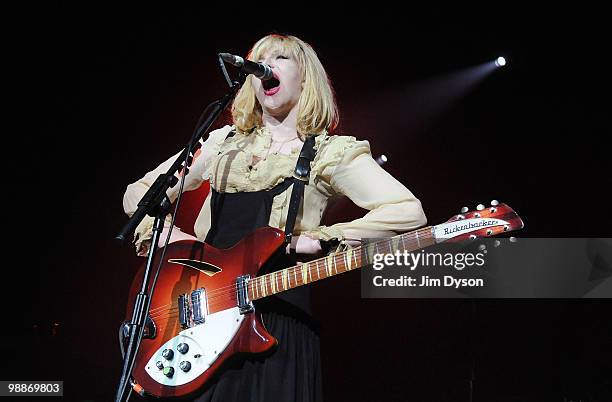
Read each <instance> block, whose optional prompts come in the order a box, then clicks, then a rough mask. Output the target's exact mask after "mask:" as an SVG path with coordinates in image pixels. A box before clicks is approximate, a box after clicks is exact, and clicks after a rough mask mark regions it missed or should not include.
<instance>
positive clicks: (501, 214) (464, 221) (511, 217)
mask: <svg viewBox="0 0 612 402" xmlns="http://www.w3.org/2000/svg"><path fill="white" fill-rule="evenodd" d="M524 226H525V225H524V224H523V220H522V219H521V218H520V216H518V214H517V213H516V212H515V211H514V210H513V209H512V208H511V207H510V206H509V205H507V204H501V203H499V202H498V201H497V200H493V201H491V206H489V207H485V206H484V205H483V204H478V206H476V209H475V210H472V211H470V210H468V208H467V207H463V208H462V209H461V213H460V214H458V215H455V216H453V217H451V218H450V219H449V220H448V221H446V223H443V224H441V225H437V226H435V227H434V237H435V239H436V241H450V240H452V241H461V240H469V239H476V238H478V237H491V236H497V235H500V234H503V233H507V232H512V231H515V230H519V229H522V228H523V227H524Z"/></svg>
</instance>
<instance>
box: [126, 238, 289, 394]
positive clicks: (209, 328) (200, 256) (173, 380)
mask: <svg viewBox="0 0 612 402" xmlns="http://www.w3.org/2000/svg"><path fill="white" fill-rule="evenodd" d="M283 240H284V233H283V232H282V231H280V230H278V229H274V228H261V229H258V230H256V231H255V232H253V233H252V234H251V235H249V236H247V237H245V238H244V239H242V240H241V241H240V242H239V243H238V244H236V245H235V246H234V247H232V248H230V249H225V250H219V249H216V248H214V247H212V246H210V245H207V244H205V243H201V242H196V241H180V242H176V243H173V244H170V245H169V246H168V249H167V250H166V255H165V257H164V260H165V263H164V264H163V266H162V269H161V272H160V274H159V277H158V279H157V284H156V286H155V291H154V293H153V297H152V300H151V307H150V309H149V318H150V320H149V321H148V325H147V327H146V329H145V338H144V339H143V340H142V343H141V346H140V350H139V352H138V355H137V357H136V360H135V363H134V370H133V372H132V377H133V378H134V380H135V382H137V383H138V384H140V386H142V387H143V388H144V390H145V392H146V393H148V394H152V395H154V396H158V397H173V396H174V397H180V396H184V395H188V394H190V393H192V392H194V391H196V390H198V389H199V388H201V387H202V386H203V384H204V383H206V382H207V381H208V380H209V379H210V378H211V377H212V376H214V375H215V374H216V372H217V370H218V368H219V367H220V366H221V365H222V364H223V362H225V361H226V360H227V359H228V358H229V357H231V356H233V355H235V354H238V353H261V352H265V351H267V350H269V349H271V348H272V347H273V346H274V345H275V344H276V342H277V341H276V339H275V338H274V337H272V336H271V335H270V334H269V333H268V332H267V331H266V329H265V327H264V325H263V323H262V321H261V317H260V315H259V314H257V313H256V312H255V311H251V312H247V313H241V312H240V309H239V307H238V305H237V303H238V300H237V281H236V280H237V278H240V277H242V276H244V275H250V277H251V278H253V277H255V275H256V274H257V271H258V270H259V268H260V267H261V266H262V265H263V264H264V263H265V262H266V260H267V259H268V258H270V256H271V255H272V254H274V252H275V251H276V250H277V249H278V248H279V247H280V246H281V245H282V244H283ZM159 255H161V250H160V252H158V256H159ZM198 262H200V263H201V262H204V263H205V264H203V265H202V266H199V264H198V265H196V266H194V264H197V263H198ZM154 267H157V264H154ZM142 273H143V269H141V271H140V273H139V277H138V278H136V280H135V281H134V284H133V286H132V290H131V295H130V297H131V299H132V300H133V298H134V297H135V296H136V294H137V293H138V291H139V286H140V285H139V284H140V282H139V281H140V280H141V279H140V278H142ZM154 273H155V270H154V271H153V274H154ZM198 289H202V290H203V293H200V294H199V295H198V296H199V297H197V298H198V299H199V300H200V302H199V303H198V302H197V300H193V299H192V295H193V294H194V293H193V292H196V291H197V290H198ZM182 295H183V297H185V295H186V299H187V300H186V301H185V302H184V303H183V304H184V306H188V308H187V310H188V311H187V312H185V311H184V310H185V309H183V311H181V309H180V308H179V306H177V303H178V304H180V303H182V302H181V299H180V297H181V296H182ZM196 305H197V306H199V307H200V308H201V310H200V312H199V313H197V311H196V309H197V307H194V306H196ZM181 314H183V317H187V318H186V320H183V321H181ZM131 315H132V312H131V308H130V311H128V312H127V319H128V320H129V318H130V317H131ZM199 317H202V319H203V322H196V321H202V320H199V319H198V318H199ZM185 345H186V346H185ZM167 350H171V351H172V352H165V353H166V355H164V351H167ZM183 351H184V353H183ZM170 353H171V355H170ZM158 365H160V366H158ZM170 369H171V370H170Z"/></svg>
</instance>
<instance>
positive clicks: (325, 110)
mask: <svg viewBox="0 0 612 402" xmlns="http://www.w3.org/2000/svg"><path fill="white" fill-rule="evenodd" d="M279 48H280V49H282V50H283V51H286V52H288V54H289V55H290V56H291V57H292V58H293V60H296V61H297V64H298V66H299V68H300V72H301V74H302V77H303V79H304V86H303V89H302V93H301V95H300V98H299V101H298V117H297V131H298V133H299V134H300V135H302V136H304V137H306V136H309V135H319V134H322V133H324V132H329V131H332V130H333V129H335V128H336V126H337V125H338V120H339V117H338V106H337V105H336V99H335V96H334V91H333V89H332V86H331V82H330V81H329V78H328V77H327V73H326V72H325V69H324V68H323V65H322V64H321V62H320V61H319V58H318V57H317V54H316V53H315V51H314V49H313V48H312V47H311V46H310V45H309V44H307V43H306V42H304V41H303V40H301V39H299V38H297V37H295V36H291V35H279V34H272V35H268V36H265V37H263V38H261V39H260V40H258V41H257V43H255V45H254V46H253V48H252V49H251V50H250V51H249V53H248V55H247V58H248V59H249V60H254V61H257V60H259V58H260V57H261V56H262V55H263V54H264V53H266V52H268V51H273V50H277V49H279ZM261 116H262V109H261V105H260V104H259V102H258V101H257V98H256V96H255V90H254V88H253V85H252V83H251V80H250V79H247V80H246V81H245V83H244V85H243V86H242V88H241V89H240V91H238V94H236V98H235V99H234V103H233V104H232V120H233V123H234V125H235V126H236V128H237V129H238V131H240V132H241V133H243V134H249V133H251V132H252V131H253V130H254V129H256V128H258V127H261V126H262V125H263V123H262V117H261Z"/></svg>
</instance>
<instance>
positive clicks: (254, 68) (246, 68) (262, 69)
mask: <svg viewBox="0 0 612 402" xmlns="http://www.w3.org/2000/svg"><path fill="white" fill-rule="evenodd" d="M219 56H220V57H221V58H222V59H223V61H225V62H226V63H230V64H232V65H234V66H236V67H240V71H242V72H244V73H247V74H253V75H254V76H255V77H257V78H259V79H260V80H269V79H272V78H274V75H273V74H272V68H271V67H270V66H269V65H267V64H263V63H256V62H254V61H251V60H245V59H243V58H242V57H240V56H234V55H233V54H229V53H219Z"/></svg>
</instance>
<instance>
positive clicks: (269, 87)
mask: <svg viewBox="0 0 612 402" xmlns="http://www.w3.org/2000/svg"><path fill="white" fill-rule="evenodd" d="M279 85H280V81H279V80H278V78H277V77H276V76H274V77H273V78H270V79H269V80H265V81H263V82H262V87H263V90H264V93H265V94H266V95H273V94H275V93H276V92H278V89H279Z"/></svg>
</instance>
